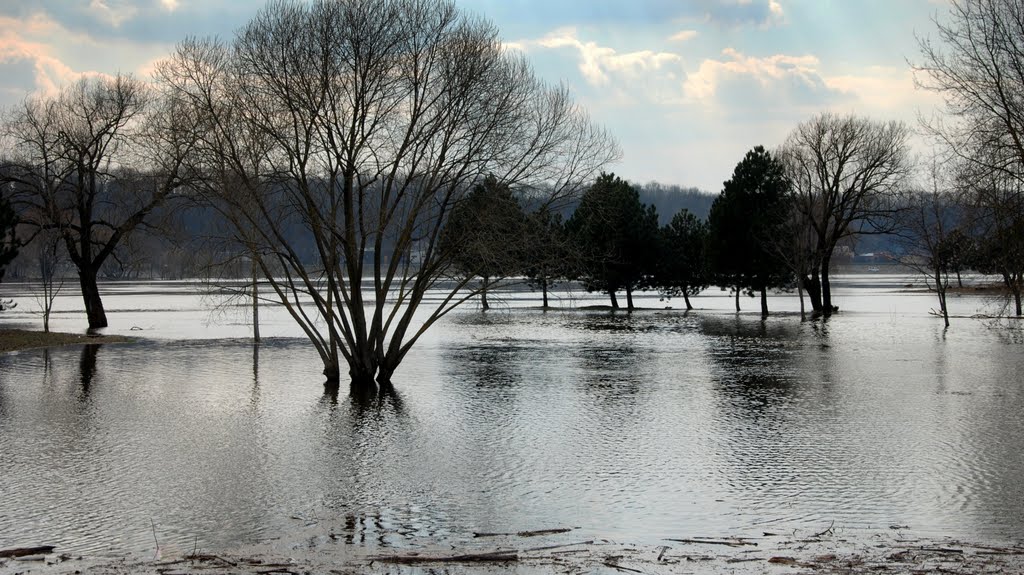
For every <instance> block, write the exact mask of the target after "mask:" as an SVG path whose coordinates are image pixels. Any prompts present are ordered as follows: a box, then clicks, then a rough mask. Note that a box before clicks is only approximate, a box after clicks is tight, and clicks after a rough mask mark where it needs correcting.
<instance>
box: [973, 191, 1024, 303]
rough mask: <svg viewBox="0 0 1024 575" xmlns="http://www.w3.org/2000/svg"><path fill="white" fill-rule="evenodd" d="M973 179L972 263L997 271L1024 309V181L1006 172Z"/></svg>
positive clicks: (981, 269) (988, 271) (1014, 300)
mask: <svg viewBox="0 0 1024 575" xmlns="http://www.w3.org/2000/svg"><path fill="white" fill-rule="evenodd" d="M987 172H988V175H987V177H983V178H971V187H970V188H969V189H968V191H967V193H968V198H967V199H966V201H967V202H970V204H971V210H972V212H973V217H972V228H973V234H974V236H975V240H974V245H973V249H972V257H971V264H972V267H974V268H975V269H976V270H978V271H979V272H981V273H984V274H997V275H999V276H1000V277H1001V278H1002V280H1003V285H1004V286H1005V287H1006V290H1007V292H1008V294H1009V297H1010V303H1012V305H1013V309H1014V315H1016V316H1018V317H1020V316H1021V315H1022V312H1024V305H1022V300H1024V182H1022V181H1021V180H1020V179H1018V178H1016V177H1010V176H1007V175H1006V174H1005V173H1001V172H992V171H987Z"/></svg>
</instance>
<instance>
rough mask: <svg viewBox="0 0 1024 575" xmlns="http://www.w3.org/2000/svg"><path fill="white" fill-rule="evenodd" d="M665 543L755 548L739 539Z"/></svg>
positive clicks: (683, 540) (682, 540)
mask: <svg viewBox="0 0 1024 575" xmlns="http://www.w3.org/2000/svg"><path fill="white" fill-rule="evenodd" d="M665 541H675V542H676V543H706V544H708V545H728V546H729V547H743V546H744V545H752V546H754V547H757V543H754V542H752V541H742V540H739V539H666V540H665Z"/></svg>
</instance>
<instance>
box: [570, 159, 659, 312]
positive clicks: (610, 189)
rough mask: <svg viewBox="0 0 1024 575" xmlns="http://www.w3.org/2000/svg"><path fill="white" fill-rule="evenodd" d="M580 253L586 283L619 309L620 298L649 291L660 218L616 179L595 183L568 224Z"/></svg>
mask: <svg viewBox="0 0 1024 575" xmlns="http://www.w3.org/2000/svg"><path fill="white" fill-rule="evenodd" d="M566 227H567V229H568V230H569V233H570V234H571V235H572V236H573V238H574V241H575V243H576V245H577V246H578V249H579V250H580V279H581V280H582V281H583V285H584V286H585V287H586V288H587V289H588V290H590V291H603V292H605V293H607V294H608V296H609V298H610V299H611V305H612V308H618V307H619V304H618V299H617V298H616V296H615V294H616V292H618V291H619V290H625V291H626V297H627V307H628V309H633V290H636V289H641V288H644V287H647V286H648V285H649V281H650V275H651V274H652V272H653V271H654V265H655V263H656V261H657V251H656V249H652V248H654V246H655V245H656V242H657V236H658V213H657V211H656V210H655V209H654V206H645V205H643V204H641V203H640V199H639V195H638V193H637V190H636V189H635V188H634V187H633V186H631V185H630V184H629V183H628V182H626V181H624V180H622V179H620V178H618V177H617V176H615V174H601V176H600V177H598V178H597V180H596V181H595V182H594V183H593V184H591V186H590V187H589V188H588V189H587V191H586V192H584V193H583V198H582V199H581V200H580V204H579V206H578V207H577V208H576V211H575V212H574V213H573V215H572V217H571V218H570V219H569V221H568V222H567V223H566Z"/></svg>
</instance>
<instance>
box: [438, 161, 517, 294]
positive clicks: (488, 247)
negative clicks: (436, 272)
mask: <svg viewBox="0 0 1024 575" xmlns="http://www.w3.org/2000/svg"><path fill="white" fill-rule="evenodd" d="M525 220H526V217H525V215H524V214H523V209H522V207H521V206H520V205H519V202H518V201H516V199H515V197H514V196H513V194H512V190H511V189H509V187H508V186H507V185H505V184H503V183H501V182H499V181H498V180H497V179H496V178H494V177H493V176H488V177H487V178H486V179H485V180H484V182H483V183H482V184H478V185H477V186H475V187H474V188H473V190H472V191H471V192H470V193H469V194H468V195H467V196H466V197H465V199H463V200H462V201H461V202H459V203H458V204H456V205H455V208H454V209H453V210H452V213H451V215H450V216H449V218H448V221H447V223H446V224H445V230H444V232H443V233H442V236H441V248H442V249H443V250H445V251H446V252H450V253H451V262H452V266H453V267H454V269H455V270H456V272H457V273H459V274H462V275H464V276H465V277H469V276H479V277H480V278H481V285H480V305H481V307H482V308H483V309H484V310H485V311H486V310H488V309H490V304H489V303H488V301H487V289H488V286H489V285H490V284H491V282H492V280H494V279H496V278H504V277H508V276H510V275H514V274H516V273H519V272H520V271H521V268H522V261H523V259H524V254H523V247H524V242H523V237H524V235H525V233H526V221H525Z"/></svg>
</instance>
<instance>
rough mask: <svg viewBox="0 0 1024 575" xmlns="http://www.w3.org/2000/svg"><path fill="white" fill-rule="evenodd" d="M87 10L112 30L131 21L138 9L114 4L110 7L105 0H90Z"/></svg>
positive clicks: (129, 5)
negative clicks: (111, 27)
mask: <svg viewBox="0 0 1024 575" xmlns="http://www.w3.org/2000/svg"><path fill="white" fill-rule="evenodd" d="M89 10H90V11H92V12H93V13H94V14H95V15H96V19H97V20H100V21H101V22H106V23H108V24H110V25H111V26H113V27H114V28H117V27H119V26H120V25H121V24H123V23H125V22H127V21H128V20H131V19H132V18H133V17H135V14H136V13H137V12H138V9H137V8H136V7H135V6H133V5H131V4H128V3H124V2H115V3H114V6H111V5H110V4H109V3H108V1H107V0H91V1H90V2H89Z"/></svg>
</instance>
